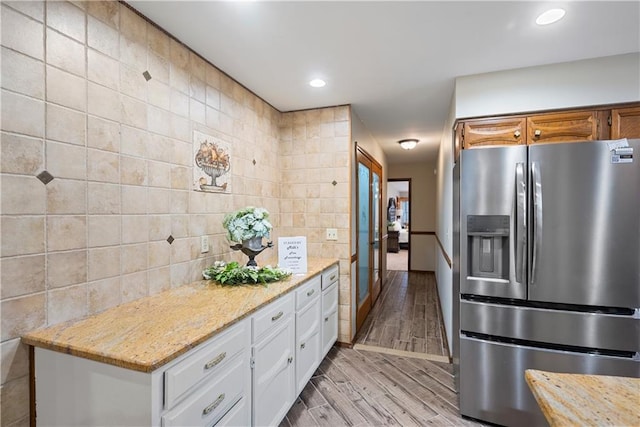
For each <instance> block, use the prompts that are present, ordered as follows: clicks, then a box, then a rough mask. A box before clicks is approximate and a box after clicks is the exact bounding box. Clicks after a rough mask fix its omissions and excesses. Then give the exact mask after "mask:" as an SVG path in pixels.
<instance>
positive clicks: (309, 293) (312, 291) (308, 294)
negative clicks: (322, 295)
mask: <svg viewBox="0 0 640 427" xmlns="http://www.w3.org/2000/svg"><path fill="white" fill-rule="evenodd" d="M315 291H316V290H315V289H311V290H310V291H309V292H307V296H308V297H310V296H311V295H313V293H314V292H315Z"/></svg>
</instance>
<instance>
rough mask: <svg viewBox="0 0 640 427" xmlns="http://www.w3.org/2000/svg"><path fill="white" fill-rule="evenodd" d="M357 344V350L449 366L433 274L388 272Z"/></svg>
mask: <svg viewBox="0 0 640 427" xmlns="http://www.w3.org/2000/svg"><path fill="white" fill-rule="evenodd" d="M355 343H356V344H355V347H354V348H356V349H362V350H371V351H381V352H387V353H392V354H396V355H401V356H408V357H419V358H423V359H429V360H435V361H439V362H448V361H449V351H448V349H447V345H446V335H445V332H444V325H443V321H442V314H441V313H440V306H439V302H438V293H437V287H436V282H435V276H434V274H433V273H430V272H411V273H409V272H407V271H394V270H389V271H388V272H387V281H386V284H385V286H384V288H383V289H382V293H381V295H380V297H379V298H378V301H377V302H376V304H375V305H374V307H373V308H372V309H371V312H370V313H369V316H368V317H367V319H366V320H365V322H364V325H362V329H361V330H360V331H359V333H358V335H357V336H356V339H355Z"/></svg>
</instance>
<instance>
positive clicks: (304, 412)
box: [280, 347, 481, 427]
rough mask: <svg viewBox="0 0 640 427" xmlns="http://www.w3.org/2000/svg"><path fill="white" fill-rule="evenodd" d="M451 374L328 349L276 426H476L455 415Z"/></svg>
mask: <svg viewBox="0 0 640 427" xmlns="http://www.w3.org/2000/svg"><path fill="white" fill-rule="evenodd" d="M452 369H453V368H452V365H450V364H448V363H440V362H434V361H429V360H424V359H416V358H409V357H400V356H395V355H391V354H383V353H376V352H370V351H362V350H355V349H348V348H341V347H333V348H332V349H331V351H330V352H329V354H328V355H327V357H326V358H325V359H324V361H323V362H322V364H321V365H320V367H319V368H318V369H317V371H316V372H315V373H314V375H313V377H312V378H311V380H310V381H309V383H308V384H307V385H306V387H305V388H304V390H303V391H302V393H301V394H300V396H299V397H298V399H296V401H295V403H294V404H293V407H292V408H291V409H290V410H289V413H288V414H287V416H286V417H285V419H284V420H283V421H282V423H281V424H280V426H281V427H308V426H332V427H333V426H386V425H394V426H425V425H436V426H452V425H454V426H475V425H481V424H478V423H476V422H473V421H470V420H467V419H463V418H461V417H460V416H459V413H458V404H457V397H456V393H455V391H454V385H453V371H452Z"/></svg>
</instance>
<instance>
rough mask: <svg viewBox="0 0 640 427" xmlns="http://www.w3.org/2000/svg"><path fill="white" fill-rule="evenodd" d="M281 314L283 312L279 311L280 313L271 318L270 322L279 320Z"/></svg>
mask: <svg viewBox="0 0 640 427" xmlns="http://www.w3.org/2000/svg"><path fill="white" fill-rule="evenodd" d="M283 314H284V312H282V311H281V312H280V313H278V314H276V315H275V316H273V317H272V318H271V321H272V322H275V321H276V320H278V319H279V318H281V317H282V315H283Z"/></svg>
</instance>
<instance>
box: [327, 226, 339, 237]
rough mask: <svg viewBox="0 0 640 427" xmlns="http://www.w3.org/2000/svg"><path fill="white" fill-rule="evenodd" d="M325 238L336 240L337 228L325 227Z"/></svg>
mask: <svg viewBox="0 0 640 427" xmlns="http://www.w3.org/2000/svg"><path fill="white" fill-rule="evenodd" d="M327 240H338V229H337V228H327Z"/></svg>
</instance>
